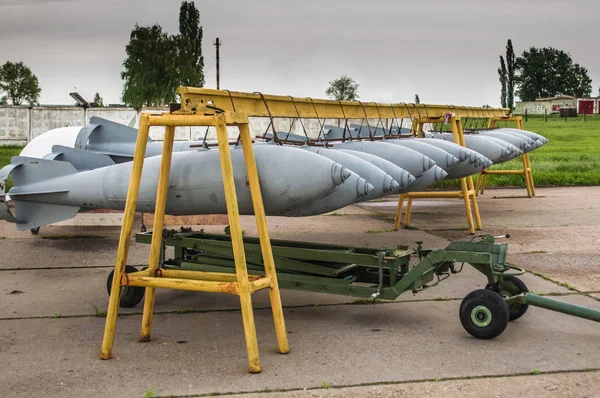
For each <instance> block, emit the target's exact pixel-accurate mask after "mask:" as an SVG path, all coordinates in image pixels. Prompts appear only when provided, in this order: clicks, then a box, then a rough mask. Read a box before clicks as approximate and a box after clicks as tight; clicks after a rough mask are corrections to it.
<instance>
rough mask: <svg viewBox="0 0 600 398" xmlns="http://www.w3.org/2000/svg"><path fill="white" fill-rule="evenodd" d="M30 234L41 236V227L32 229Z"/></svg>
mask: <svg viewBox="0 0 600 398" xmlns="http://www.w3.org/2000/svg"><path fill="white" fill-rule="evenodd" d="M29 232H31V234H32V235H37V234H39V233H40V227H37V228H31V229H30V230H29Z"/></svg>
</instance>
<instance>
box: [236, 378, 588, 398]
mask: <svg viewBox="0 0 600 398" xmlns="http://www.w3.org/2000/svg"><path fill="white" fill-rule="evenodd" d="M598 382H600V372H598V371H589V372H569V373H559V374H543V375H535V376H512V377H492V378H483V379H464V380H442V381H427V382H414V383H401V384H389V385H376V386H359V387H345V388H344V387H341V388H337V387H332V388H322V389H313V390H295V391H287V392H269V393H268V395H267V393H266V392H262V393H250V394H243V395H242V394H234V395H230V396H229V397H231V398H259V397H263V398H264V397H269V398H309V397H310V398H320V397H328V398H331V397H333V398H336V397H344V398H346V397H361V398H396V397H429V398H448V397H459V396H460V397H464V398H480V397H498V398H513V397H536V398H537V397H540V396H543V397H547V398H552V397H556V398H558V397H561V398H562V397H571V398H577V397H578V398H589V397H597V396H598Z"/></svg>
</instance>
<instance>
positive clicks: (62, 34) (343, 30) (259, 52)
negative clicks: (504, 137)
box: [0, 0, 600, 106]
mask: <svg viewBox="0 0 600 398" xmlns="http://www.w3.org/2000/svg"><path fill="white" fill-rule="evenodd" d="M196 5H197V6H198V7H199V9H200V17H201V23H202V25H203V26H204V36H205V38H204V56H205V64H206V67H205V73H206V77H207V79H206V81H207V83H206V85H207V87H214V85H215V78H214V74H215V67H214V46H213V45H212V43H213V40H214V38H215V37H217V36H218V37H220V38H221V40H222V41H223V46H222V47H221V58H222V59H221V61H222V64H221V77H222V84H221V85H222V87H224V88H229V89H232V90H240V91H257V90H260V91H263V92H266V93H273V94H291V95H298V96H312V97H323V96H324V91H325V89H326V87H327V85H328V82H329V81H330V80H332V79H334V78H336V77H337V76H339V75H341V74H344V73H345V74H348V75H350V76H352V77H353V78H354V79H355V80H357V81H358V83H360V94H361V98H362V99H365V100H377V101H382V102H385V101H395V102H398V101H412V99H413V97H414V94H415V93H418V94H419V96H420V97H421V99H422V101H424V102H430V103H455V104H471V105H482V104H486V103H489V104H491V105H495V106H497V105H499V100H498V97H499V91H500V88H499V83H498V78H497V74H496V68H497V66H498V55H500V54H502V53H503V52H504V46H505V44H506V40H507V39H508V38H509V37H510V38H511V39H512V40H513V43H514V45H515V50H516V51H517V52H518V53H520V52H522V51H523V50H524V49H526V48H528V47H530V46H553V47H557V48H560V49H562V50H565V51H567V52H569V53H571V55H572V56H573V59H574V61H575V62H578V63H580V64H581V65H583V66H585V67H587V68H588V70H589V72H590V76H591V77H592V79H593V80H594V84H595V86H594V94H595V93H597V90H598V88H597V86H598V84H599V82H600V55H599V54H598V52H597V51H594V50H593V49H594V48H596V47H597V45H596V43H597V37H598V33H599V31H598V25H597V15H598V14H599V12H600V4H599V3H598V2H597V0H579V1H577V2H575V3H571V4H569V5H568V6H566V5H565V3H564V2H562V1H559V0H545V1H542V0H534V1H526V2H525V1H517V0H503V1H491V0H488V1H483V0H478V1H473V0H455V1H454V2H450V3H449V2H445V1H440V0H424V1H420V2H401V1H397V0H396V1H387V0H373V1H370V2H367V3H365V2H364V1H348V0H347V1H341V0H329V1H322V0H321V1H316V0H305V1H302V2H284V1H280V0H279V1H276V0H262V1H256V2H240V1H234V0H224V1H220V2H206V3H205V2H199V1H197V2H196ZM0 6H1V9H2V12H0V38H1V40H0V62H2V63H3V62H5V61H6V60H11V61H24V62H25V63H26V64H28V65H29V66H30V67H31V68H32V69H33V71H34V73H36V74H37V76H38V78H39V79H40V83H41V85H42V98H41V100H42V103H71V102H72V100H71V98H70V97H69V96H68V93H69V91H71V90H72V89H73V87H77V90H78V91H79V92H81V93H82V94H83V95H84V96H85V97H88V98H91V97H92V96H93V95H94V93H95V92H96V91H99V92H100V93H101V94H102V95H103V97H104V99H105V100H106V101H108V102H119V101H120V95H121V90H122V81H121V80H120V75H119V74H120V71H121V65H122V62H123V60H124V58H125V45H126V44H127V42H128V40H129V33H130V32H131V29H132V28H133V25H134V24H135V23H136V22H137V23H139V24H141V25H149V24H153V23H159V24H161V25H162V27H163V29H165V30H166V31H168V32H170V33H176V32H177V25H178V11H179V2H178V1H168V2H166V1H158V0H148V1H142V0H132V1H125V0H123V1H119V0H107V1H102V2H98V1H91V0H81V1H68V0H48V1H44V0H26V1H23V0H20V1H16V0H15V1H13V0H0Z"/></svg>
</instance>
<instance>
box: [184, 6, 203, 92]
mask: <svg viewBox="0 0 600 398" xmlns="http://www.w3.org/2000/svg"><path fill="white" fill-rule="evenodd" d="M178 41H179V43H178V47H179V62H180V64H179V74H180V82H181V84H182V85H185V86H192V87H202V86H204V70H203V69H204V57H203V56H202V26H200V12H199V11H198V9H197V8H196V7H195V5H194V2H193V1H190V2H187V1H184V2H182V3H181V7H180V8H179V36H178Z"/></svg>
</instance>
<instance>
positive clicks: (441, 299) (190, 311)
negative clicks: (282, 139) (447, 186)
mask: <svg viewBox="0 0 600 398" xmlns="http://www.w3.org/2000/svg"><path fill="white" fill-rule="evenodd" d="M596 293H600V292H599V291H590V292H579V291H578V292H564V293H563V292H555V293H535V294H536V295H537V296H550V297H562V296H582V297H588V298H592V299H594V300H600V299H598V298H596V297H594V296H591V294H596ZM462 299H463V297H438V298H432V299H415V300H400V301H373V302H365V301H364V300H357V301H353V302H349V303H331V304H318V303H317V304H303V305H289V306H283V308H284V309H298V308H312V307H314V308H319V307H340V306H353V305H364V306H366V305H384V304H387V305H392V304H410V303H430V302H444V301H448V302H449V301H459V300H462ZM367 300H368V299H367ZM265 310H269V311H270V310H271V307H254V311H265ZM239 311H240V309H239V308H219V309H210V310H203V309H179V310H168V311H155V312H154V315H166V314H171V315H186V314H208V313H214V312H239ZM142 314H143V312H142V311H136V312H125V313H124V312H120V313H119V316H137V315H142ZM73 318H106V315H96V314H72V315H59V316H55V315H40V316H23V317H3V318H0V321H19V320H31V319H73Z"/></svg>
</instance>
